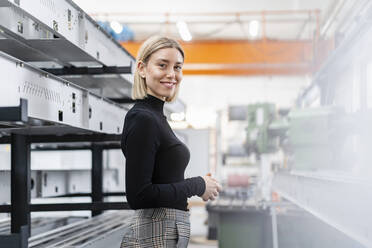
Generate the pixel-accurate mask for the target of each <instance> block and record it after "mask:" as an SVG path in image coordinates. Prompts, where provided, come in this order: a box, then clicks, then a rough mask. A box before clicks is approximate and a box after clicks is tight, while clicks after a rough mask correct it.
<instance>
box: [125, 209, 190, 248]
mask: <svg viewBox="0 0 372 248" xmlns="http://www.w3.org/2000/svg"><path fill="white" fill-rule="evenodd" d="M189 239H190V214H189V212H187V211H182V210H178V209H172V208H149V209H138V210H136V211H135V215H134V216H133V218H132V219H131V221H130V224H129V227H128V228H127V232H126V233H125V234H124V237H123V240H122V243H121V248H150V247H151V248H152V247H154V248H170V247H172V248H173V247H174V248H185V247H187V245H188V243H189Z"/></svg>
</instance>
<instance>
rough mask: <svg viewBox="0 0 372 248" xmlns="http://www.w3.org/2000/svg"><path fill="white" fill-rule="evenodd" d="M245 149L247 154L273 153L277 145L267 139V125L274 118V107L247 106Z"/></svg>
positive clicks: (263, 105)
mask: <svg viewBox="0 0 372 248" xmlns="http://www.w3.org/2000/svg"><path fill="white" fill-rule="evenodd" d="M247 112H248V113H247V115H248V118H247V119H248V126H247V128H246V133H247V138H246V142H245V148H246V150H247V152H248V154H251V153H256V154H261V153H270V152H273V151H274V150H275V149H276V147H277V144H276V142H275V140H273V139H271V138H270V137H269V132H268V130H269V125H270V124H271V122H272V121H273V120H274V119H275V117H276V109H275V105H274V104H271V103H258V104H252V105H249V106H248V111H247Z"/></svg>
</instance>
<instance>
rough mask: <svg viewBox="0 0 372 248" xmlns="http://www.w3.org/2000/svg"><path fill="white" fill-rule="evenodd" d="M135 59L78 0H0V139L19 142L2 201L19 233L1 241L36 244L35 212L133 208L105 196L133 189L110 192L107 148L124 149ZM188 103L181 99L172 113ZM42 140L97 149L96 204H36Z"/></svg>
mask: <svg viewBox="0 0 372 248" xmlns="http://www.w3.org/2000/svg"><path fill="white" fill-rule="evenodd" d="M134 64H135V59H134V58H133V57H132V56H131V55H130V54H129V53H128V52H127V51H126V50H125V49H124V48H123V47H122V46H121V45H120V44H119V43H118V42H116V41H115V40H114V39H113V38H112V37H111V36H110V35H109V34H107V33H106V32H105V31H104V30H103V29H101V28H100V27H99V25H98V24H97V23H96V22H95V21H94V20H93V19H92V18H91V17H89V15H87V14H86V13H85V12H84V11H83V10H82V9H80V8H79V7H78V6H77V5H76V4H74V3H73V2H72V1H70V0H42V1H40V0H0V68H1V69H0V70H1V72H2V82H1V83H0V144H11V205H3V206H0V212H8V213H9V212H10V213H11V234H10V235H2V236H0V247H2V246H3V245H5V246H6V247H22V248H25V247H28V238H29V236H30V212H32V211H70V210H91V211H92V216H95V215H99V214H100V213H102V211H103V210H109V209H127V208H128V205H127V203H125V202H124V201H123V202H104V201H103V200H104V197H105V196H108V195H125V193H124V192H105V193H104V192H103V189H102V180H103V177H102V174H103V150H105V149H119V148H120V139H121V132H122V127H123V122H124V117H125V114H126V112H127V110H128V109H129V107H130V103H131V100H130V91H131V88H132V83H133V72H134ZM120 103H125V104H124V105H120ZM128 103H129V104H128ZM184 108H185V105H184V104H183V103H182V101H176V102H175V103H173V104H169V105H168V104H167V105H166V106H165V112H166V114H167V115H169V114H170V113H171V112H176V111H177V112H180V111H184ZM41 143H43V144H45V145H43V148H42V149H46V150H69V149H88V150H91V151H92V174H91V180H92V183H91V184H92V189H91V193H90V194H88V195H89V196H91V198H92V202H91V203H70V204H31V199H30V198H31V197H30V184H31V180H30V174H31V168H30V154H31V150H32V148H33V147H36V148H35V149H41V148H37V147H38V144H41ZM32 144H34V145H33V146H31V145H32ZM40 147H41V146H40Z"/></svg>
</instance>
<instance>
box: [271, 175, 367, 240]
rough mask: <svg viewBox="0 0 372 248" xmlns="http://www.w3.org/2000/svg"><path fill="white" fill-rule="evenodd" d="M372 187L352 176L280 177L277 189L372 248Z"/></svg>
mask: <svg viewBox="0 0 372 248" xmlns="http://www.w3.org/2000/svg"><path fill="white" fill-rule="evenodd" d="M371 188H372V184H371V183H370V177H368V175H366V177H365V178H364V179H362V178H360V177H353V176H350V175H349V174H345V175H338V174H337V173H335V172H332V173H331V174H329V175H327V174H324V173H323V174H321V173H319V172H317V173H314V172H311V173H310V172H307V173H305V172H301V173H299V172H292V173H277V174H276V175H275V176H274V180H273V189H274V190H275V191H276V192H278V193H279V194H280V195H281V196H283V197H284V198H286V199H288V200H289V201H291V202H293V203H295V204H296V205H298V206H300V207H301V208H303V209H305V210H306V211H308V212H310V213H311V214H313V215H314V216H316V217H318V218H319V219H321V220H322V221H324V222H325V223H327V224H329V225H331V226H333V227H334V228H336V229H338V230H339V231H341V232H343V233H345V234H346V235H347V236H349V237H351V238H352V239H354V240H356V241H358V242H360V243H361V244H363V245H365V246H366V247H372V236H371V235H370V234H371V233H372V226H371V223H372V216H371V213H370V211H371V209H372V202H371V200H370V199H372V193H371V192H372V191H371Z"/></svg>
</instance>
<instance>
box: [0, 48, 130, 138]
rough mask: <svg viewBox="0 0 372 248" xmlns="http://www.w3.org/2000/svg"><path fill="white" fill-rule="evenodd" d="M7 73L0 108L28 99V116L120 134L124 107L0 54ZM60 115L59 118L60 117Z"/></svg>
mask: <svg viewBox="0 0 372 248" xmlns="http://www.w3.org/2000/svg"><path fill="white" fill-rule="evenodd" d="M0 68H2V70H4V71H6V72H7V74H8V78H7V82H6V83H5V82H4V83H2V84H0V107H9V106H18V105H19V104H20V99H21V98H23V99H26V100H27V101H28V117H30V118H34V119H38V120H43V121H48V122H51V123H58V124H61V125H64V126H70V127H76V128H80V129H85V130H90V131H94V132H103V133H113V134H115V133H116V134H119V133H121V129H122V126H123V122H124V116H125V113H126V111H125V109H123V108H122V107H120V106H119V105H118V104H115V103H113V102H111V101H109V100H106V99H104V98H102V97H100V96H97V95H95V94H93V93H91V92H89V91H87V90H85V89H83V88H80V87H79V86H77V85H74V84H72V83H70V82H68V81H66V80H64V79H61V78H58V77H55V76H53V75H51V74H47V73H45V72H43V71H41V70H39V69H37V68H34V67H32V66H30V65H28V64H25V63H23V62H21V61H19V60H17V59H15V58H12V57H10V56H8V55H6V54H3V53H0ZM61 117H62V118H61Z"/></svg>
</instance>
